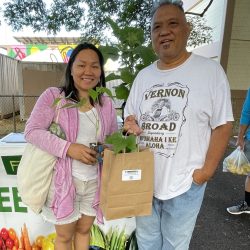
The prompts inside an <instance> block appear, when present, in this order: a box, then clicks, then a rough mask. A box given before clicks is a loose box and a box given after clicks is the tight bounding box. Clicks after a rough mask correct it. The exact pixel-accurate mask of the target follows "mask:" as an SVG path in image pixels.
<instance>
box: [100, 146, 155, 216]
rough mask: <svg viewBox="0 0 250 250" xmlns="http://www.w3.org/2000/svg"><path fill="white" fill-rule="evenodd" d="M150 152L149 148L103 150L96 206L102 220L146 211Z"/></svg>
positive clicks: (151, 166)
mask: <svg viewBox="0 0 250 250" xmlns="http://www.w3.org/2000/svg"><path fill="white" fill-rule="evenodd" d="M153 181H154V155H153V153H152V152H150V151H149V149H144V150H140V152H132V153H120V154H115V153H114V152H113V151H112V150H110V149H105V150H104V158H103V168H102V179H101V195H100V207H101V209H102V212H103V214H104V217H105V219H106V220H112V219H118V218H124V217H134V216H142V215H150V214H151V211H152V199H153V188H154V183H153Z"/></svg>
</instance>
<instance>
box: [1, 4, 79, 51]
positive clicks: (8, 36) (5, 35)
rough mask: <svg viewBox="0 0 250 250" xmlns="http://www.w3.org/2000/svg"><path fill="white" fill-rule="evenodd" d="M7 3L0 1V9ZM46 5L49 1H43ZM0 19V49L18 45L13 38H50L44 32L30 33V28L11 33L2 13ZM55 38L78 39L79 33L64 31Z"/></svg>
mask: <svg viewBox="0 0 250 250" xmlns="http://www.w3.org/2000/svg"><path fill="white" fill-rule="evenodd" d="M4 2H7V1H6V0H0V7H1V8H2V7H3V3H4ZM45 2H46V4H49V3H50V2H51V0H45ZM0 19H1V25H0V47H1V45H18V44H19V43H18V42H17V41H16V40H15V39H14V37H13V36H29V37H32V36H33V37H37V36H45V37H46V36H52V35H48V34H47V33H46V32H45V31H44V32H36V33H34V31H32V29H31V28H24V29H23V30H22V31H18V32H17V31H15V32H14V31H12V28H11V27H10V26H8V25H7V24H6V23H5V21H4V19H3V13H1V12H0ZM56 36H58V37H60V36H62V37H78V36H79V32H78V31H71V32H68V31H65V30H62V31H61V32H59V33H57V34H56Z"/></svg>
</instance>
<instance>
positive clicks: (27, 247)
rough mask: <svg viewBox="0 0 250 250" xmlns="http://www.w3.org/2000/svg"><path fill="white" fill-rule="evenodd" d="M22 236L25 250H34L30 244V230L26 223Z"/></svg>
mask: <svg viewBox="0 0 250 250" xmlns="http://www.w3.org/2000/svg"><path fill="white" fill-rule="evenodd" d="M22 235H23V243H24V249H25V250H32V248H31V244H30V239H29V234H28V230H27V227H26V224H25V223H24V225H23V231H22Z"/></svg>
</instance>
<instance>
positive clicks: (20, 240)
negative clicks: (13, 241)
mask: <svg viewBox="0 0 250 250" xmlns="http://www.w3.org/2000/svg"><path fill="white" fill-rule="evenodd" d="M18 250H25V249H24V242H23V230H22V228H21V236H20V239H19V247H18Z"/></svg>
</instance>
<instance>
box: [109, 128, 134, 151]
mask: <svg viewBox="0 0 250 250" xmlns="http://www.w3.org/2000/svg"><path fill="white" fill-rule="evenodd" d="M105 143H107V144H111V145H112V146H113V150H114V153H115V154H118V153H120V152H126V153H129V152H134V151H136V149H137V145H136V136H135V135H129V136H123V135H122V133H121V132H115V133H113V134H112V135H110V136H108V137H107V138H106V140H105Z"/></svg>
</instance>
